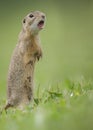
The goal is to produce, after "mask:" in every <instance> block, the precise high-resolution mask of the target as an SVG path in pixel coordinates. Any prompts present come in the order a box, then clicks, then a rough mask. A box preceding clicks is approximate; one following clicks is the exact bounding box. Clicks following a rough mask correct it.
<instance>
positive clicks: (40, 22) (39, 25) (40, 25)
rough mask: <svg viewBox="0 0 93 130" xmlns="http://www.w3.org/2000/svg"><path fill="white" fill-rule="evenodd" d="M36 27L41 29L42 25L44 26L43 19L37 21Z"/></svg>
mask: <svg viewBox="0 0 93 130" xmlns="http://www.w3.org/2000/svg"><path fill="white" fill-rule="evenodd" d="M38 27H39V28H40V29H43V27H44V20H41V21H39V23H38Z"/></svg>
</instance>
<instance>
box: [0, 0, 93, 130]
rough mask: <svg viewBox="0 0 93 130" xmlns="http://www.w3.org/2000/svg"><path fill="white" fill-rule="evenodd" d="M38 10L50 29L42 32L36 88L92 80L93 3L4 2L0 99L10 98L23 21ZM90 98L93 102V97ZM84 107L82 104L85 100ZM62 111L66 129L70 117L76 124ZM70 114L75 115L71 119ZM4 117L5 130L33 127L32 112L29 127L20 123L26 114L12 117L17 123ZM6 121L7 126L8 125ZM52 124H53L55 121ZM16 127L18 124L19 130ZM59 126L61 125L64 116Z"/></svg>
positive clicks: (63, 0) (1, 7)
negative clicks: (10, 80) (10, 75)
mask: <svg viewBox="0 0 93 130" xmlns="http://www.w3.org/2000/svg"><path fill="white" fill-rule="evenodd" d="M34 10H40V11H42V12H44V13H45V14H46V17H47V20H46V27H45V29H44V30H42V31H41V32H40V36H41V41H42V47H43V58H42V59H41V60H40V61H39V62H38V63H37V64H36V69H35V84H36V87H37V86H39V84H40V86H41V87H48V86H49V84H50V83H53V84H54V83H55V82H58V81H62V80H64V79H68V78H72V79H78V78H81V77H82V76H84V77H85V78H86V79H92V76H93V72H92V71H93V1H92V0H34V1H33V0H19V1H17V0H6V1H5V0H2V1H1V0H0V99H4V100H5V99H6V84H7V73H8V67H9V63H10V58H11V55H12V52H13V49H14V48H15V46H16V43H17V40H18V35H19V32H20V31H21V28H22V25H21V22H22V19H23V18H24V16H25V15H26V14H28V13H29V12H31V11H34ZM91 95H92V94H91ZM85 99H86V98H85ZM90 99H93V96H92V98H90ZM50 104H51V103H50ZM50 104H49V105H50ZM80 104H82V101H81V102H80ZM85 104H86V103H85ZM52 105H53V104H52ZM86 106H87V104H86ZM77 107H78V106H77ZM92 107H93V106H92ZM46 108H47V106H46ZM52 108H53V111H54V112H55V114H54V115H53V117H52V118H51V120H52V119H53V118H54V119H55V118H56V117H57V114H56V109H55V106H52V107H51V109H52ZM60 109H61V108H60V107H59V109H58V110H60ZM83 109H84V107H82V105H81V108H80V109H79V110H80V112H81V113H83ZM60 111H61V110H60ZM64 111H65V112H66V113H69V115H65V116H64ZM71 111H74V109H71ZM62 112H63V117H62V118H65V126H66V119H67V121H68V124H69V121H70V117H72V119H73V120H72V123H73V121H74V117H73V113H70V112H67V111H66V109H63V111H62ZM86 112H87V108H86V111H85V112H84V113H83V117H82V116H81V117H80V118H81V120H82V119H84V115H85V113H86ZM76 113H77V110H76V112H75V111H74V114H76ZM89 113H90V114H89V115H91V111H90V108H89ZM17 114H20V113H17ZM70 114H72V115H71V116H70ZM79 114H80V113H79ZM36 115H37V114H36ZM4 116H5V118H2V122H1V123H2V128H3V127H5V129H8V128H9V129H10V126H11V129H12V128H13V129H12V130H16V129H17V128H19V129H25V127H26V128H27V125H29V126H30V124H31V121H30V120H27V119H28V118H29V119H31V118H33V114H32V115H29V113H28V115H25V116H26V120H27V122H26V126H25V124H23V123H22V122H21V125H20V123H19V122H20V121H23V122H24V121H25V120H24V118H22V117H23V116H24V115H21V116H22V117H16V118H15V116H14V117H12V118H13V119H17V120H15V121H13V119H12V118H11V117H10V116H9V115H8V116H9V117H8V118H6V115H4ZM29 116H30V117H29ZM77 116H78V113H77ZM86 116H87V114H86ZM89 118H90V116H88V119H89ZM7 119H9V122H8V123H10V126H9V124H8V123H7ZM38 120H39V119H38ZM5 121H6V125H5V126H4V123H5ZM49 121H50V120H49ZM56 121H57V122H59V120H55V122H56ZM77 122H78V118H77V119H76V122H75V123H76V124H77ZM80 122H81V121H80ZM80 122H79V123H80ZM49 123H50V124H51V122H49ZM70 123H71V122H70ZM90 123H91V122H90ZM16 124H18V125H19V127H18V125H16ZM32 124H33V122H32ZM54 124H55V123H54ZM59 124H61V117H60V122H59ZM63 124H64V122H63ZM85 124H86V121H85V122H84V126H85ZM86 125H87V124H86ZM91 125H92V123H91ZM81 126H82V125H81ZM51 127H52V126H51ZM59 127H60V125H59ZM63 127H64V126H63ZM72 128H74V126H73V127H72ZM85 128H86V127H85ZM77 129H79V127H78V128H77ZM74 130H75V129H74ZM84 130H85V129H84Z"/></svg>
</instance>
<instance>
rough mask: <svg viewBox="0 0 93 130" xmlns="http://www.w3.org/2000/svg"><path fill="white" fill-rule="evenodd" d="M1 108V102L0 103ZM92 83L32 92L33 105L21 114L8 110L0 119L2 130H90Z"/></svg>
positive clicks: (68, 82) (61, 84) (92, 125)
mask: <svg viewBox="0 0 93 130" xmlns="http://www.w3.org/2000/svg"><path fill="white" fill-rule="evenodd" d="M0 103H1V104H0V106H3V104H4V103H5V100H4V101H3V100H2V99H1V100H0ZM92 121H93V82H92V81H86V80H85V79H82V80H79V81H71V80H65V81H64V82H57V83H55V84H51V85H50V86H49V87H48V89H41V88H40V87H38V89H37V90H36V91H35V98H34V101H33V102H32V103H31V104H30V105H29V106H27V107H26V108H25V109H24V110H23V111H20V110H17V109H9V110H8V111H7V113H5V111H3V113H2V114H1V115H0V129H2V130H3V129H4V130H8V129H9V130H21V129H22V130H25V129H33V130H51V129H53V130H62V129H64V130H92V129H93V123H92Z"/></svg>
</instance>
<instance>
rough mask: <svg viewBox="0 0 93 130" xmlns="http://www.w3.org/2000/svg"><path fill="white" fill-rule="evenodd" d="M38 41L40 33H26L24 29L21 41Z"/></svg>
mask: <svg viewBox="0 0 93 130" xmlns="http://www.w3.org/2000/svg"><path fill="white" fill-rule="evenodd" d="M21 40H22V41H23V40H24V41H28V40H31V41H37V40H39V33H36V34H31V32H28V31H25V30H24V29H22V31H21V32H20V34H19V41H21Z"/></svg>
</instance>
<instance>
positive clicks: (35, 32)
mask: <svg viewBox="0 0 93 130" xmlns="http://www.w3.org/2000/svg"><path fill="white" fill-rule="evenodd" d="M44 24H45V14H44V13H42V12H40V11H35V12H31V13H29V14H28V15H27V16H26V17H25V18H24V19H23V21H22V25H23V27H22V31H21V32H20V34H19V38H18V43H17V45H16V48H15V49H14V52H13V55H12V59H11V62H10V66H9V72H8V85H7V104H6V106H5V110H6V109H7V108H9V107H22V106H24V105H26V104H29V102H30V101H31V100H32V99H33V80H34V68H35V63H36V61H37V60H39V58H40V57H42V49H41V45H40V39H39V31H40V30H42V29H43V28H44Z"/></svg>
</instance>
